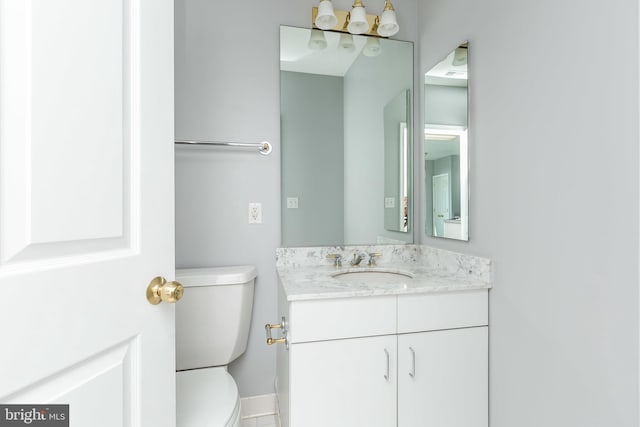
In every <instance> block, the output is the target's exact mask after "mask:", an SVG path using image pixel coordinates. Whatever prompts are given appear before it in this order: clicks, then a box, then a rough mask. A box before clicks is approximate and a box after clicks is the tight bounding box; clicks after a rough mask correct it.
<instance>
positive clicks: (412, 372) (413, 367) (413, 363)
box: [409, 347, 416, 378]
mask: <svg viewBox="0 0 640 427" xmlns="http://www.w3.org/2000/svg"><path fill="white" fill-rule="evenodd" d="M409 351H410V352H411V370H410V371H409V376H410V377H411V378H414V377H415V376H416V351H415V350H414V349H413V347H409Z"/></svg>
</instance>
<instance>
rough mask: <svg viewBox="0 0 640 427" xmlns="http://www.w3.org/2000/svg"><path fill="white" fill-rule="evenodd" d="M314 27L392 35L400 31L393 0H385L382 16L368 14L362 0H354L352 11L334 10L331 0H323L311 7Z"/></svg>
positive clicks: (342, 31) (324, 29)
mask: <svg viewBox="0 0 640 427" xmlns="http://www.w3.org/2000/svg"><path fill="white" fill-rule="evenodd" d="M311 22H312V23H313V28H317V29H320V30H323V31H326V30H331V31H338V32H341V33H351V34H365V35H369V36H378V37H391V36H393V35H395V34H397V33H398V31H400V26H399V25H398V20H397V17H396V12H395V9H394V8H393V4H391V0H385V2H384V10H383V11H382V14H381V15H380V16H376V15H369V14H367V12H366V10H365V8H364V4H363V3H362V0H354V3H353V7H352V9H351V11H344V10H334V9H333V4H332V3H331V1H330V0H322V1H320V3H319V4H318V6H317V7H313V8H312V9H311Z"/></svg>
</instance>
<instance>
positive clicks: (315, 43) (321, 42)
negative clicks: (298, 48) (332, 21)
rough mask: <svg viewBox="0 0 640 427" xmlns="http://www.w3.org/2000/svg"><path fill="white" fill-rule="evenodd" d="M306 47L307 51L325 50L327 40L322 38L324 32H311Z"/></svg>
mask: <svg viewBox="0 0 640 427" xmlns="http://www.w3.org/2000/svg"><path fill="white" fill-rule="evenodd" d="M308 46H309V49H311V50H323V49H326V48H327V39H326V38H325V36H324V32H323V31H320V30H311V35H310V36H309V43H308Z"/></svg>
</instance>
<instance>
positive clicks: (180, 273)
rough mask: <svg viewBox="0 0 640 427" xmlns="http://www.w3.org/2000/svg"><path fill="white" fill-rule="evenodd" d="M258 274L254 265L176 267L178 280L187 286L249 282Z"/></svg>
mask: <svg viewBox="0 0 640 427" xmlns="http://www.w3.org/2000/svg"><path fill="white" fill-rule="evenodd" d="M257 275H258V272H257V270H256V268H255V267H254V266H253V265H236V266H231V267H207V268H178V269H176V280H177V281H178V282H180V283H182V285H183V286H184V287H186V288H188V287H191V286H211V285H235V284H242V283H248V282H250V281H252V280H253V279H255V278H256V276H257Z"/></svg>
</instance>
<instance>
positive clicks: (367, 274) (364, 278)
mask: <svg viewBox="0 0 640 427" xmlns="http://www.w3.org/2000/svg"><path fill="white" fill-rule="evenodd" d="M331 277H333V278H334V279H337V280H340V281H341V282H348V283H375V284H389V285H392V284H396V283H406V282H407V281H409V280H412V279H413V276H412V275H411V274H410V273H403V272H399V271H384V270H355V271H354V270H351V271H341V272H338V273H334V274H332V275H331Z"/></svg>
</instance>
